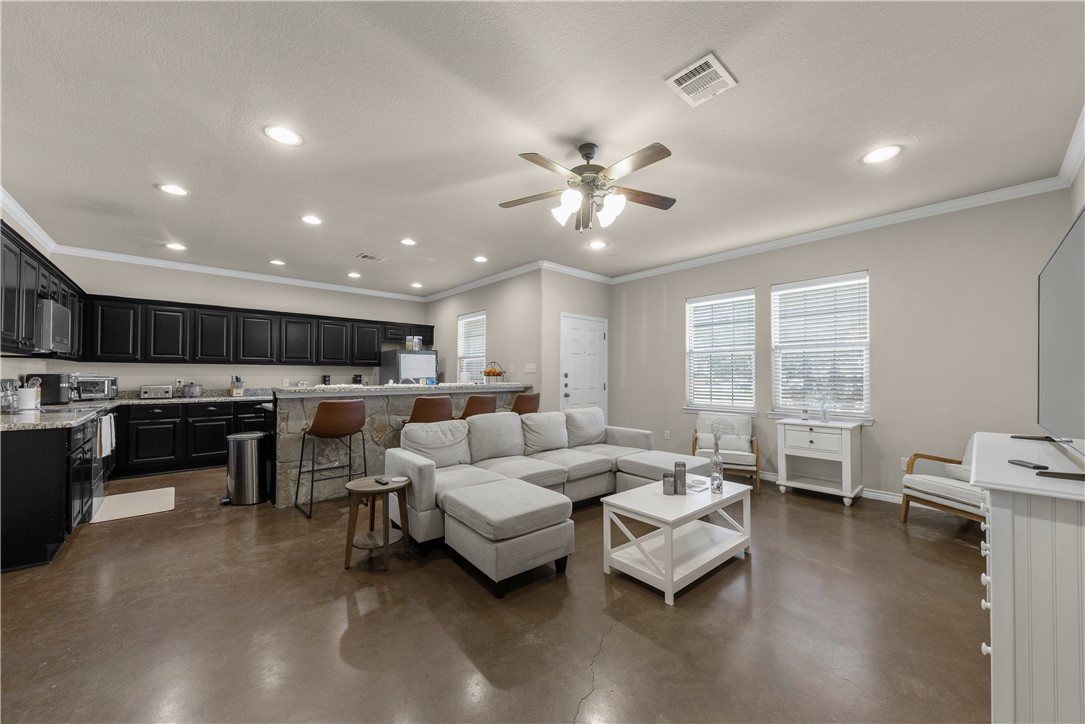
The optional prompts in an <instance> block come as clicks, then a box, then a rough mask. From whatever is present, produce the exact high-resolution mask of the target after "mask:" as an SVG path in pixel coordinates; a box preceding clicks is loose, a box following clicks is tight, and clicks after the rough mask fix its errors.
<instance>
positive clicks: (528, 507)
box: [444, 418, 573, 540]
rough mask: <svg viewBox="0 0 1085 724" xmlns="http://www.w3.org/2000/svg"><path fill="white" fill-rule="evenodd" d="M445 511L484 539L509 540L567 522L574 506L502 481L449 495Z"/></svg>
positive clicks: (548, 492)
mask: <svg viewBox="0 0 1085 724" xmlns="http://www.w3.org/2000/svg"><path fill="white" fill-rule="evenodd" d="M468 419H470V418H468ZM444 508H445V514H446V515H448V516H450V517H452V518H455V519H456V520H458V521H460V522H461V523H463V524H464V525H466V526H467V527H468V528H470V529H472V530H473V531H475V532H476V533H478V534H479V535H481V536H482V537H483V538H486V539H487V540H506V539H508V538H515V537H517V536H521V535H526V534H527V533H533V532H535V531H537V530H542V529H543V528H548V527H550V526H552V525H556V524H558V523H561V522H563V521H565V520H568V519H569V516H570V515H571V514H572V512H573V502H572V501H571V500H569V499H568V498H566V497H565V496H564V495H562V494H561V493H555V492H554V491H552V490H544V489H543V488H540V487H538V486H536V485H529V484H527V483H525V482H524V481H522V480H499V481H497V482H493V483H484V484H482V485H472V486H471V487H469V488H461V489H459V490H455V491H452V492H450V493H449V494H448V495H446V496H445V503H444Z"/></svg>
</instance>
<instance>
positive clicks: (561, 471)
mask: <svg viewBox="0 0 1085 724" xmlns="http://www.w3.org/2000/svg"><path fill="white" fill-rule="evenodd" d="M513 414H515V413H513ZM479 417H486V415H479ZM517 417H519V415H517ZM467 419H469V420H473V419H474V418H473V417H469V418H467ZM475 466H476V467H480V468H483V469H484V470H490V471H492V472H495V473H498V474H499V475H503V476H505V477H506V478H518V479H520V480H523V481H525V482H528V483H531V484H533V485H541V486H542V487H544V488H548V487H550V486H551V485H561V484H562V483H564V482H565V481H566V480H567V479H568V477H569V475H568V473H567V472H566V471H565V468H563V467H561V466H560V465H555V464H554V463H548V462H546V461H545V460H536V459H535V458H528V457H524V456H523V455H510V456H508V457H502V458H489V459H487V460H479V461H478V462H477V463H475Z"/></svg>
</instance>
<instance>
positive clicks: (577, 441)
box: [565, 407, 607, 447]
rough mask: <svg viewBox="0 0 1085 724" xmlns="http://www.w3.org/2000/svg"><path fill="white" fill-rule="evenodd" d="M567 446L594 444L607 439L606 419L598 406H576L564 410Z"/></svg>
mask: <svg viewBox="0 0 1085 724" xmlns="http://www.w3.org/2000/svg"><path fill="white" fill-rule="evenodd" d="M565 428H566V432H567V434H568V439H569V447H579V446H581V445H595V444H598V443H601V442H605V441H606V439H607V421H606V418H605V417H603V411H602V409H600V408H598V407H578V408H575V409H572V410H566V411H565Z"/></svg>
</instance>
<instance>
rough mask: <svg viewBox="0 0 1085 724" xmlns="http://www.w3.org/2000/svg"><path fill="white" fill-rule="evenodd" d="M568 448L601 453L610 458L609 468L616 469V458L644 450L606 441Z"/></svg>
mask: <svg viewBox="0 0 1085 724" xmlns="http://www.w3.org/2000/svg"><path fill="white" fill-rule="evenodd" d="M570 450H577V451H580V452H586V453H591V454H592V455H602V456H603V457H605V458H607V459H609V460H610V469H611V470H617V469H618V458H620V457H623V456H625V455H632V454H634V453H639V452H644V448H641V447H626V446H625V445H609V444H607V443H597V444H594V445H581V446H579V447H576V448H570Z"/></svg>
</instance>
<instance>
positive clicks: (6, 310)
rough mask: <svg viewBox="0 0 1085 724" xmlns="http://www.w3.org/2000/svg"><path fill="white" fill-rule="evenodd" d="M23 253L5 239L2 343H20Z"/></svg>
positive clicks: (0, 255)
mask: <svg viewBox="0 0 1085 724" xmlns="http://www.w3.org/2000/svg"><path fill="white" fill-rule="evenodd" d="M22 259H23V253H22V250H21V249H20V248H19V245H18V244H16V243H15V242H14V241H11V240H9V239H6V238H5V239H4V240H3V247H2V251H0V273H2V274H3V290H4V296H3V302H2V304H3V306H2V307H0V317H2V319H3V322H0V344H4V345H11V346H18V344H19V317H20V315H19V272H20V269H21V265H22Z"/></svg>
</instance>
